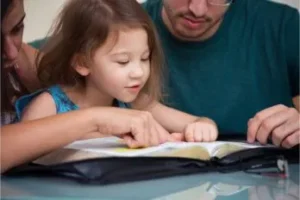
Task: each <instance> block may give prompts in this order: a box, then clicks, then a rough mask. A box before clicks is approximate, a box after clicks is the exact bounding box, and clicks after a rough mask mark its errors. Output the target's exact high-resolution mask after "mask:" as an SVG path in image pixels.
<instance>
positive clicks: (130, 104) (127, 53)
mask: <svg viewBox="0 0 300 200" xmlns="http://www.w3.org/2000/svg"><path fill="white" fill-rule="evenodd" d="M42 52H43V53H42V54H40V55H39V56H38V61H39V68H38V77H39V79H40V82H41V84H42V85H43V86H44V87H45V88H47V89H45V90H42V91H39V92H36V93H34V94H31V95H27V96H24V97H22V98H20V99H19V100H18V101H17V103H16V110H17V115H18V117H19V119H20V120H21V121H27V120H34V119H39V118H44V117H48V116H51V115H55V114H58V113H64V112H68V111H73V110H78V109H87V108H93V107H101V108H109V107H116V108H114V109H109V110H107V111H106V112H103V118H105V119H106V120H103V123H105V129H107V130H110V131H107V130H99V131H100V132H102V131H103V132H110V133H113V132H114V131H113V130H112V129H113V124H115V123H116V121H115V120H117V118H118V115H119V114H120V112H125V110H128V109H127V108H132V109H139V110H143V111H145V112H142V114H141V116H142V117H140V118H139V120H136V121H134V122H131V123H132V124H130V126H131V127H132V129H131V130H133V131H132V132H130V133H128V134H125V135H121V136H120V135H118V136H120V137H122V138H123V139H124V140H125V142H126V143H127V144H128V146H129V147H132V148H135V147H141V146H143V147H145V146H150V145H158V144H160V143H163V142H166V141H170V140H175V139H180V140H182V139H184V140H186V141H190V142H194V141H206V142H208V141H214V140H216V138H217V128H216V125H215V123H214V122H213V121H212V120H210V119H207V118H198V117H195V116H192V115H188V114H185V113H183V112H180V111H177V110H174V109H172V108H168V107H166V106H164V105H162V104H161V103H159V100H160V96H161V95H160V94H161V91H160V86H161V82H160V77H161V72H162V52H161V47H160V45H159V43H158V38H157V34H156V32H155V28H154V26H153V24H152V22H151V19H150V18H149V17H148V15H147V14H146V13H145V12H144V10H143V9H142V7H141V6H140V5H139V4H138V3H137V2H136V0H127V1H126V2H124V0H72V1H70V2H69V3H68V4H67V5H66V6H65V7H64V9H63V10H62V12H61V14H60V16H59V20H58V21H57V24H56V25H55V27H54V31H53V34H52V37H51V38H50V40H49V41H48V43H47V44H46V46H45V47H44V50H43V51H42ZM133 112H134V111H133ZM139 113H140V112H139ZM99 115H101V113H100V114H99ZM129 117H130V116H129ZM141 119H142V121H143V122H142V123H141ZM74 123H76V121H74ZM120 123H121V122H120ZM145 127H147V128H145ZM134 130H135V131H134ZM166 130H167V131H168V132H167V131H166ZM169 132H171V133H174V132H175V133H174V134H171V135H170V134H169ZM90 137H92V136H90ZM85 138H86V137H85Z"/></svg>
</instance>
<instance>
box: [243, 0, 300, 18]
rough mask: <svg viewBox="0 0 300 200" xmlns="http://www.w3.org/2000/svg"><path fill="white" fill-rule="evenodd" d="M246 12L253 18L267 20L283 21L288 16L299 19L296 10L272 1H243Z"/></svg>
mask: <svg viewBox="0 0 300 200" xmlns="http://www.w3.org/2000/svg"><path fill="white" fill-rule="evenodd" d="M245 1H246V5H247V11H249V12H250V13H252V15H253V16H256V17H261V18H264V19H269V20H272V19H273V20H284V19H285V18H290V16H294V17H295V16H297V15H298V17H299V12H298V10H297V9H296V8H294V7H291V6H289V5H287V4H285V3H279V2H275V1H274V0H256V1H253V0H245Z"/></svg>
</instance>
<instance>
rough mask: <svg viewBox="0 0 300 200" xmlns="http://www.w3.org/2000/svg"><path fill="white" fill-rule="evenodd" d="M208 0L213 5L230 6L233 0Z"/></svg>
mask: <svg viewBox="0 0 300 200" xmlns="http://www.w3.org/2000/svg"><path fill="white" fill-rule="evenodd" d="M207 2H208V3H209V4H210V5H213V6H229V5H230V4H231V3H232V2H233V0H207Z"/></svg>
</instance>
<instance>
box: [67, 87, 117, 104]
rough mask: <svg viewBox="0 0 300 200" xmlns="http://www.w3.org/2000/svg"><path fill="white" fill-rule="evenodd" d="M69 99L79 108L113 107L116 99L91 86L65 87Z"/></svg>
mask: <svg viewBox="0 0 300 200" xmlns="http://www.w3.org/2000/svg"><path fill="white" fill-rule="evenodd" d="M63 90H64V91H65V93H66V94H67V95H68V97H69V99H70V100H71V101H72V102H74V103H75V104H76V105H77V106H78V107H79V108H81V109H82V108H89V107H95V106H112V104H113V100H114V98H113V97H111V96H109V95H106V94H104V93H103V92H101V91H99V89H97V88H95V87H90V86H86V87H85V86H81V85H76V86H75V87H63Z"/></svg>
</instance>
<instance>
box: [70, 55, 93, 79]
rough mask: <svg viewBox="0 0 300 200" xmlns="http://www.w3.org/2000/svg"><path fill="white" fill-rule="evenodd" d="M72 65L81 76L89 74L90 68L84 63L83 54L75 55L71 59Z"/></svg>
mask: <svg viewBox="0 0 300 200" xmlns="http://www.w3.org/2000/svg"><path fill="white" fill-rule="evenodd" d="M72 66H73V67H74V69H75V70H76V72H77V73H78V74H80V75H81V76H87V75H89V74H90V69H89V67H88V66H87V64H86V61H85V58H84V56H81V55H75V56H74V57H73V59H72Z"/></svg>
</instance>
